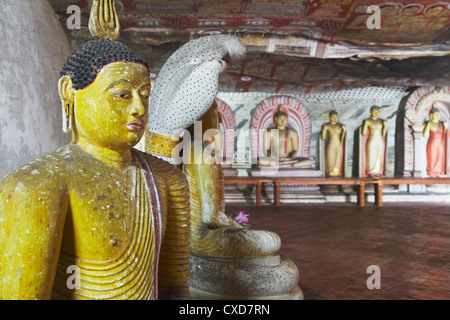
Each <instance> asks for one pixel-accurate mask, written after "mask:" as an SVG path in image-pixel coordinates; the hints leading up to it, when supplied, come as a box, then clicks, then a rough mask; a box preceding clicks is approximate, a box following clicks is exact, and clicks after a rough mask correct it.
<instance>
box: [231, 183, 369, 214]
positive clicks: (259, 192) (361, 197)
mask: <svg viewBox="0 0 450 320" xmlns="http://www.w3.org/2000/svg"><path fill="white" fill-rule="evenodd" d="M264 182H269V183H273V184H274V202H275V206H277V207H279V206H280V204H281V201H280V189H281V185H282V184H314V185H354V186H357V187H358V190H357V202H358V204H359V205H360V206H361V207H364V205H365V201H364V192H365V179H359V178H305V177H276V176H274V177H224V183H225V184H254V185H256V205H257V206H261V205H262V184H263V183H264Z"/></svg>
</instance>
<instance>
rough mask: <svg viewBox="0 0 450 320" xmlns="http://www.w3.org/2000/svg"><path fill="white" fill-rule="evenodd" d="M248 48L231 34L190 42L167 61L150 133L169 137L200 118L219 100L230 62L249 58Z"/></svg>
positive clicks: (152, 106) (157, 90) (154, 94)
mask: <svg viewBox="0 0 450 320" xmlns="http://www.w3.org/2000/svg"><path fill="white" fill-rule="evenodd" d="M245 53H246V48H245V45H244V44H243V43H242V42H241V41H240V40H239V39H238V38H237V37H233V36H228V35H218V36H208V37H203V38H199V39H196V40H193V41H190V42H188V43H187V44H185V45H184V46H182V47H181V48H180V49H178V50H177V51H175V53H173V54H172V56H171V57H170V58H169V59H168V60H167V61H166V63H165V64H164V66H163V67H162V68H161V71H160V72H159V74H158V77H157V79H156V82H155V86H154V88H153V90H152V93H151V97H150V102H149V104H150V108H149V110H150V111H149V123H148V130H149V132H152V133H156V134H158V135H163V136H167V137H172V136H174V137H175V136H176V135H177V134H176V131H179V130H180V129H185V128H187V127H189V126H190V125H192V124H193V123H194V121H196V120H197V119H199V118H200V117H201V116H202V115H203V114H204V113H205V112H206V111H207V110H208V109H209V108H210V107H211V105H212V103H213V102H214V99H215V98H216V95H217V91H218V86H219V85H218V83H219V74H220V73H222V72H223V71H224V70H225V68H226V66H227V62H234V61H238V60H241V59H243V58H244V57H245Z"/></svg>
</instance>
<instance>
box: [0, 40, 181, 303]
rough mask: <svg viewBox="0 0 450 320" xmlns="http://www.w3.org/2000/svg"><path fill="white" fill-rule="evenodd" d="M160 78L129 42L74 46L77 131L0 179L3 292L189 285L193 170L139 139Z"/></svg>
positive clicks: (134, 290)
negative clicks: (142, 147)
mask: <svg viewBox="0 0 450 320" xmlns="http://www.w3.org/2000/svg"><path fill="white" fill-rule="evenodd" d="M49 90H50V89H49ZM150 90H151V87H150V79H149V68H148V65H147V63H146V62H145V60H144V59H143V58H141V57H140V56H139V55H137V54H136V53H135V52H133V51H132V50H131V49H129V48H128V47H127V46H125V45H124V44H122V43H120V42H116V41H111V40H109V39H100V40H93V41H89V42H87V43H85V44H83V45H81V46H79V47H77V48H75V49H74V50H73V53H72V55H71V56H69V57H68V59H67V61H66V63H65V65H64V67H63V70H62V72H61V78H60V80H59V95H60V98H61V103H62V106H63V110H64V115H65V118H64V119H65V128H66V130H67V131H71V133H72V142H71V143H70V144H68V145H66V146H63V147H61V148H59V149H57V150H56V151H54V152H51V153H49V154H47V155H44V156H41V157H39V158H37V159H35V160H33V161H31V162H29V163H27V164H25V165H23V166H22V167H20V168H18V169H16V170H15V171H13V172H11V173H10V174H9V175H7V176H6V177H5V178H4V179H3V180H2V181H1V182H0V237H1V240H0V256H1V260H0V298H1V299H51V298H52V299H158V298H159V299H169V298H174V299H176V298H179V299H183V298H189V297H190V293H189V286H188V281H187V279H188V272H189V190H188V184H187V181H186V178H185V176H184V174H183V173H182V172H181V171H180V170H179V169H177V168H175V167H174V166H173V165H171V164H169V163H167V162H164V161H163V160H161V159H159V158H156V157H154V156H151V155H149V154H146V153H143V152H140V151H138V150H136V149H132V147H133V146H134V145H135V144H137V143H138V141H139V140H140V139H141V137H142V136H143V133H144V131H145V128H146V125H147V117H148V112H149V95H150ZM68 270H78V272H77V275H78V278H77V283H78V285H77V286H75V287H74V286H69V285H68V280H69V277H70V276H72V273H68V272H67V271H68Z"/></svg>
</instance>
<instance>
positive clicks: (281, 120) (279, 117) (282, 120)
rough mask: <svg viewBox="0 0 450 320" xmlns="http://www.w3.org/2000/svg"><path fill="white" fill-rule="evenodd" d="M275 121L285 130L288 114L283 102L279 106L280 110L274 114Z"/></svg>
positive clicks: (278, 126) (280, 128)
mask: <svg viewBox="0 0 450 320" xmlns="http://www.w3.org/2000/svg"><path fill="white" fill-rule="evenodd" d="M273 122H274V123H275V126H276V127H277V128H278V129H279V130H284V129H285V128H286V126H287V124H288V115H287V113H286V112H285V111H284V107H283V105H282V104H280V105H279V106H278V111H277V112H275V114H274V116H273Z"/></svg>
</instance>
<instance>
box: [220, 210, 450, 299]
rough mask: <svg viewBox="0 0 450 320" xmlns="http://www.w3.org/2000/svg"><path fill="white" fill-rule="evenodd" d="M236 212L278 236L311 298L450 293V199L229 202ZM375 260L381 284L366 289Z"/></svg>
mask: <svg viewBox="0 0 450 320" xmlns="http://www.w3.org/2000/svg"><path fill="white" fill-rule="evenodd" d="M238 210H244V211H245V213H246V214H250V216H249V218H250V223H251V225H252V227H253V228H254V229H264V230H271V231H274V232H277V233H278V234H279V235H280V237H281V240H282V246H281V250H280V253H281V254H283V255H285V256H287V257H289V258H290V259H292V260H293V261H294V262H295V263H296V265H297V267H298V269H299V272H300V283H299V285H300V287H301V288H302V290H303V292H304V295H305V299H306V300H322V299H323V300H359V299H363V300H416V299H418V300H441V299H444V300H449V299H450V204H430V203H385V204H384V207H382V208H378V207H375V206H374V205H373V204H367V205H366V207H364V208H360V207H358V206H357V205H355V204H353V203H317V204H297V205H293V204H282V205H281V207H278V208H277V207H275V206H273V205H264V206H262V207H256V206H253V205H251V204H233V203H227V211H238ZM371 265H376V266H378V267H379V268H380V269H379V270H380V286H381V288H380V289H372V290H370V289H368V287H367V280H368V278H369V277H371V276H372V273H367V268H368V267H369V266H371ZM370 283H372V281H371V282H370Z"/></svg>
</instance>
